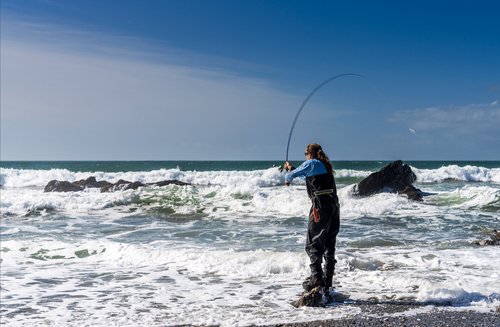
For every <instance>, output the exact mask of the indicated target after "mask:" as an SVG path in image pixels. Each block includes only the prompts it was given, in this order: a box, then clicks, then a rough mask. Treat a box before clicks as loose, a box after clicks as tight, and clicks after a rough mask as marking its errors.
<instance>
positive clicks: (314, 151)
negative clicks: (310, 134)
mask: <svg viewBox="0 0 500 327" xmlns="http://www.w3.org/2000/svg"><path fill="white" fill-rule="evenodd" d="M306 152H307V153H308V154H310V155H311V157H312V158H313V159H318V160H319V161H321V162H322V163H323V164H324V165H325V167H326V170H327V171H328V172H329V173H333V166H332V163H331V162H330V158H328V156H327V155H326V153H325V152H324V151H323V149H322V148H321V145H319V144H317V143H311V144H308V145H307V147H306Z"/></svg>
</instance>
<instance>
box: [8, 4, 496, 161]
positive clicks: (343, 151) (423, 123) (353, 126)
mask: <svg viewBox="0 0 500 327" xmlns="http://www.w3.org/2000/svg"><path fill="white" fill-rule="evenodd" d="M498 12H500V3H499V2H497V1H418V2H407V1H351V2H346V1H264V0H261V1H258V0H256V1H193V0H187V1H180V0H179V1H159V0H157V1H83V0H76V1H57V0H40V1H23V0H18V1H13V0H2V2H1V149H0V150H1V159H2V160H151V159H152V160H266V159H268V160H282V159H283V158H284V156H285V150H286V141H287V138H288V132H289V129H290V126H291V123H292V120H293V117H294V115H295V113H296V111H297V110H298V108H299V106H300V104H301V103H302V101H303V100H304V98H305V97H306V96H307V94H308V93H309V92H310V91H311V90H312V89H313V88H314V87H315V86H316V85H318V84H319V83H320V82H322V81H323V80H325V79H327V78H329V77H331V76H333V75H336V74H341V73H346V72H353V73H358V74H362V75H364V76H366V77H365V78H362V79H361V78H354V77H346V78H342V79H338V80H335V81H333V82H331V83H330V84H328V85H326V86H325V87H324V88H322V89H321V90H320V91H319V92H318V93H317V94H315V95H314V97H313V98H312V99H311V101H310V102H309V103H308V104H307V106H306V108H305V109H304V111H303V113H302V115H301V117H300V118H299V120H298V122H297V125H296V127H295V131H294V134H293V137H292V140H291V145H290V158H292V159H303V158H302V157H303V149H304V147H305V145H306V144H307V143H311V142H318V143H321V144H322V145H323V147H324V148H325V149H326V150H327V152H328V153H329V154H330V157H331V158H332V159H333V160H393V159H403V160H419V159H420V160H430V159H434V160H460V159H465V160H466V159H468V160H499V159H500V151H498V149H500V128H499V127H498V126H500V104H499V102H498V100H499V98H500V37H499V35H500V24H498V19H497V18H498V17H497V16H498Z"/></svg>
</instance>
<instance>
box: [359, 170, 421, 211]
mask: <svg viewBox="0 0 500 327" xmlns="http://www.w3.org/2000/svg"><path fill="white" fill-rule="evenodd" d="M416 180H417V176H416V175H415V173H414V172H413V171H412V170H411V168H410V166H408V165H406V164H403V162H402V161H401V160H398V161H394V162H391V163H390V164H388V165H387V166H385V167H384V168H382V169H380V170H379V171H378V172H375V173H372V174H370V175H369V176H368V177H366V178H365V179H363V180H362V181H361V182H359V183H358V184H357V185H356V188H355V192H356V193H357V194H358V195H361V196H367V195H372V194H375V193H380V192H391V193H399V194H406V195H407V196H408V198H409V199H412V200H416V201H422V195H423V193H422V191H421V190H419V189H417V188H415V187H414V186H413V185H412V184H413V183H414V182H415V181H416Z"/></svg>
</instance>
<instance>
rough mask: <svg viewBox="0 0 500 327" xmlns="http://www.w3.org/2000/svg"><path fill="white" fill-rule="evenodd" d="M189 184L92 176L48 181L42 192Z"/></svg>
mask: <svg viewBox="0 0 500 327" xmlns="http://www.w3.org/2000/svg"><path fill="white" fill-rule="evenodd" d="M171 184H174V185H191V184H189V183H184V182H181V181H177V180H163V181H159V182H155V183H146V184H144V183H141V182H129V181H126V180H123V179H120V180H119V181H118V182H116V183H110V182H108V181H97V180H96V178H95V177H94V176H91V177H89V178H87V179H81V180H79V181H76V182H73V183H71V182H67V181H57V180H52V181H50V182H49V183H48V184H47V185H46V186H45V189H44V192H78V191H83V190H84V189H86V188H99V189H100V191H101V192H112V191H125V190H136V189H138V188H139V187H143V186H166V185H171Z"/></svg>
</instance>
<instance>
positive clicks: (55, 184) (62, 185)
mask: <svg viewBox="0 0 500 327" xmlns="http://www.w3.org/2000/svg"><path fill="white" fill-rule="evenodd" d="M43 191H44V192H77V191H83V187H81V186H78V185H75V184H73V183H70V182H66V181H56V180H55V179H54V180H51V181H50V182H49V183H48V184H47V185H45V188H44V189H43Z"/></svg>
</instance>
